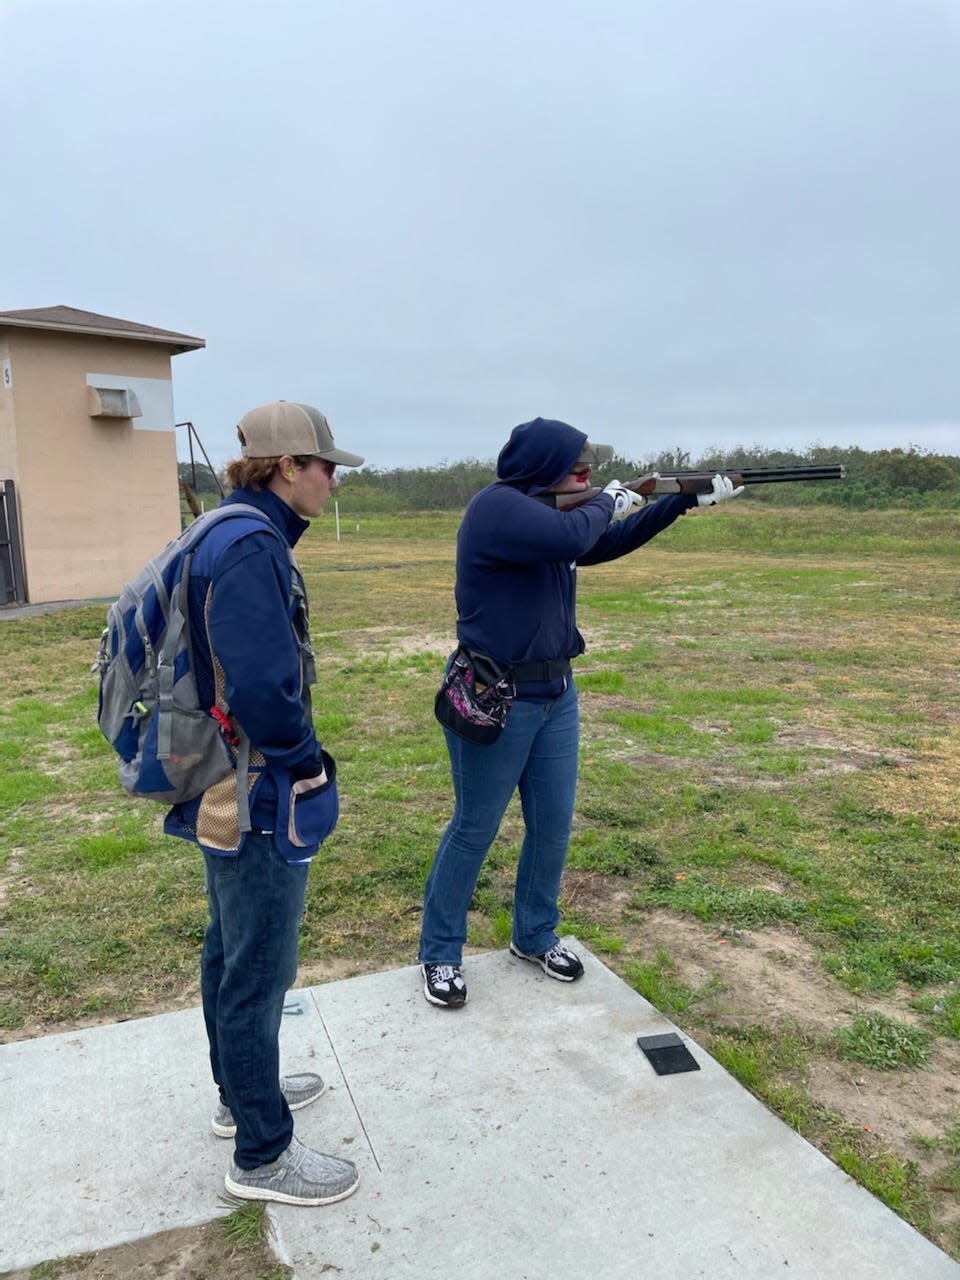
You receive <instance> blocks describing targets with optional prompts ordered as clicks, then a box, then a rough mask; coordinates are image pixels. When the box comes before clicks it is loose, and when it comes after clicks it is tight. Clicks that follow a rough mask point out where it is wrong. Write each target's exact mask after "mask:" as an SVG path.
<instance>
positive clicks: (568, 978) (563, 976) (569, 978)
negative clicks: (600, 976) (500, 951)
mask: <svg viewBox="0 0 960 1280" xmlns="http://www.w3.org/2000/svg"><path fill="white" fill-rule="evenodd" d="M510 954H511V955H512V956H514V957H515V958H516V959H517V960H526V961H527V963H528V964H538V965H539V966H540V968H541V969H542V970H543V972H544V973H545V974H546V975H547V977H548V978H555V979H556V981H557V982H576V980H577V979H578V978H581V977H583V969H580V971H579V972H578V973H557V971H556V969H548V968H547V964H546V961H544V960H541V959H540V957H539V956H525V955H524V954H523V952H522V951H517V950H516V948H515V947H513V946H511V947H510Z"/></svg>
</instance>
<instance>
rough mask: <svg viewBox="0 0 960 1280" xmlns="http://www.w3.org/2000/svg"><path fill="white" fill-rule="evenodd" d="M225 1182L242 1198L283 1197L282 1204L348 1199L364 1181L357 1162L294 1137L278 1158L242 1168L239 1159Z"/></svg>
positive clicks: (317, 1202) (269, 1198) (232, 1165)
mask: <svg viewBox="0 0 960 1280" xmlns="http://www.w3.org/2000/svg"><path fill="white" fill-rule="evenodd" d="M223 1184H224V1186H225V1187H226V1189H227V1191H228V1192H229V1193H230V1195H232V1196H236V1197H237V1198H238V1199H240V1200H279V1201H280V1202H281V1203H282V1204H333V1202H334V1201H335V1200H346V1198H347V1196H349V1195H352V1194H353V1193H354V1191H356V1189H357V1187H358V1186H359V1185H360V1175H359V1174H358V1173H357V1166H356V1165H355V1164H354V1163H353V1162H352V1161H350V1160H338V1159H337V1157H336V1156H325V1155H322V1154H321V1153H320V1152H319V1151H314V1150H312V1149H311V1148H310V1147H305V1146H304V1145H303V1143H302V1142H301V1141H300V1140H299V1138H297V1137H294V1138H292V1139H291V1141H290V1145H289V1147H287V1149H286V1151H284V1152H283V1153H282V1154H281V1155H279V1156H277V1158H276V1160H271V1161H270V1163H269V1164H261V1165H258V1166H257V1168H256V1169H241V1168H239V1167H238V1165H237V1163H236V1161H233V1163H232V1164H231V1165H230V1171H229V1172H228V1174H227V1176H226V1177H225V1178H224V1180H223Z"/></svg>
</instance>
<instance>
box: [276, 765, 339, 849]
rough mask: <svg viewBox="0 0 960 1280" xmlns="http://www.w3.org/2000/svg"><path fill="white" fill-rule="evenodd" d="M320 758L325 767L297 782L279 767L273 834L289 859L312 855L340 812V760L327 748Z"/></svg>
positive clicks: (331, 828) (278, 845)
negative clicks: (338, 774)
mask: <svg viewBox="0 0 960 1280" xmlns="http://www.w3.org/2000/svg"><path fill="white" fill-rule="evenodd" d="M320 759H321V762H322V765H323V770H322V772H321V773H319V774H318V775H317V776H316V777H313V778H298V779H297V781H296V782H293V781H291V780H290V776H289V774H281V773H280V772H279V770H278V771H277V773H276V775H275V776H276V780H277V789H278V792H279V796H278V801H277V825H276V828H275V829H274V833H273V838H274V840H275V841H276V845H277V848H278V849H279V850H280V853H281V854H282V856H283V857H284V858H286V860H287V861H288V862H304V861H305V860H306V859H307V858H312V857H313V855H314V854H315V853H316V852H317V850H318V849H319V848H320V846H321V844H323V842H324V840H326V838H327V836H328V835H329V834H330V832H331V831H332V830H333V829H334V827H335V826H336V825H337V818H338V817H339V816H340V798H339V796H338V794H337V766H336V762H335V761H334V758H333V756H331V755H330V754H329V753H328V752H326V751H323V750H321V752H320Z"/></svg>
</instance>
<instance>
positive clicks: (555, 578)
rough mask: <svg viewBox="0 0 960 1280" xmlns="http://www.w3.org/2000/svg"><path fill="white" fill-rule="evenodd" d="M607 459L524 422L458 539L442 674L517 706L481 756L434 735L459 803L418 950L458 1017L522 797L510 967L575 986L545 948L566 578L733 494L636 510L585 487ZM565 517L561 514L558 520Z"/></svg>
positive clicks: (434, 871)
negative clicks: (461, 667) (479, 885)
mask: <svg viewBox="0 0 960 1280" xmlns="http://www.w3.org/2000/svg"><path fill="white" fill-rule="evenodd" d="M612 457H613V449H612V448H610V446H609V445H600V444H590V443H589V441H588V440H587V437H586V435H585V434H584V432H582V431H578V430H577V429H576V428H575V427H571V426H569V425H568V424H567V423H565V422H556V421H553V420H550V419H545V418H536V419H535V420H534V421H533V422H526V423H523V424H522V425H521V426H518V427H515V428H514V430H513V432H512V433H511V435H510V439H509V440H508V441H507V443H506V445H504V447H503V449H502V450H501V452H500V456H499V458H498V459H497V481H496V483H494V484H491V485H488V486H487V487H486V488H484V489H482V490H481V491H480V492H479V493H478V494H477V495H476V496H475V497H474V498H473V500H472V501H471V502H470V504H469V506H468V507H467V510H466V513H465V515H464V518H463V522H462V524H461V526H460V531H459V534H458V536H457V568H456V603H457V638H458V640H459V647H458V650H457V653H456V654H455V655H454V656H453V658H452V659H451V663H452V662H453V661H454V659H456V660H457V661H458V662H460V663H464V664H466V665H467V667H468V668H469V670H470V673H471V679H472V680H477V679H479V682H480V683H489V681H490V679H491V677H490V676H489V675H487V676H486V680H485V679H484V673H489V672H491V671H493V672H503V673H505V674H504V679H505V680H508V682H509V685H510V687H511V692H512V702H510V704H509V710H508V712H507V714H506V719H505V723H504V725H503V728H502V730H501V731H500V733H499V736H497V737H496V739H495V740H494V741H492V742H488V743H487V744H485V745H479V743H478V742H476V741H468V740H466V739H465V738H464V737H462V736H460V734H459V733H457V732H455V731H454V730H453V729H451V728H447V727H445V728H444V734H445V737H446V743H447V750H448V752H449V756H450V771H451V774H452V777H453V788H454V798H455V803H454V811H453V816H452V818H451V819H450V823H449V825H448V826H447V829H446V831H445V832H444V834H443V836H442V838H441V840H440V844H439V846H438V848H437V852H436V855H435V856H434V860H433V866H432V868H431V871H430V874H429V877H428V879H427V884H426V890H425V894H424V908H423V924H422V932H421V937H420V951H419V959H420V964H421V969H422V974H423V984H424V986H423V990H424V995H425V996H426V998H427V1000H428V1001H429V1002H430V1003H431V1004H433V1005H437V1006H438V1007H440V1008H446V1009H456V1008H460V1007H462V1006H463V1005H464V1004H466V1001H467V987H466V983H465V981H464V977H463V970H462V959H463V946H464V943H465V941H466V937H467V910H468V908H469V905H470V899H471V897H472V896H473V891H474V887H475V886H476V882H477V877H478V876H479V874H480V868H481V866H482V865H483V861H484V859H485V858H486V855H487V852H488V850H489V848H490V846H491V844H492V843H493V840H494V837H495V836H496V834H497V831H498V829H499V827H500V822H501V819H502V818H503V814H504V811H505V810H506V807H507V804H508V803H509V801H510V798H511V796H512V795H513V793H514V791H516V790H518V789H519V792H520V802H521V806H522V810H523V820H524V828H525V832H524V839H523V846H522V848H521V852H520V863H519V866H518V868H517V878H516V885H515V890H514V911H513V936H512V941H511V944H510V951H511V954H512V955H514V956H515V957H517V958H518V959H522V960H527V961H530V962H532V963H534V964H537V965H539V966H540V968H541V969H542V970H543V971H544V973H545V974H547V975H548V977H551V978H556V979H558V980H559V981H561V982H573V981H574V980H575V979H577V978H579V977H580V975H581V974H582V973H583V965H582V964H581V962H580V959H579V957H578V956H577V955H576V954H575V953H574V952H572V951H571V950H570V949H569V948H567V947H565V946H563V945H562V944H561V943H560V940H559V938H558V937H557V933H556V929H557V925H558V923H559V919H560V913H559V909H558V906H557V897H558V894H559V890H560V877H561V874H562V872H563V867H564V863H565V861H566V857H567V846H568V843H569V839H570V830H571V826H572V822H573V807H574V795H575V791H576V783H577V763H578V748H579V715H578V711H577V688H576V684H575V683H574V679H573V674H572V671H571V667H570V661H571V659H572V658H576V657H577V656H578V655H579V654H581V653H583V652H584V649H585V648H586V646H585V644H584V640H583V637H582V636H581V634H580V632H579V631H578V630H577V624H576V580H577V570H578V568H580V567H581V566H588V565H593V564H602V563H604V562H605V561H607V560H615V559H617V558H618V557H620V556H624V555H628V554H629V553H630V552H631V551H635V550H636V549H637V548H638V547H641V546H643V544H644V543H646V542H649V541H650V539H651V538H653V537H655V536H656V535H657V534H658V533H660V532H662V530H664V529H666V528H667V526H668V525H671V524H673V522H674V521H675V520H676V519H677V518H678V517H679V516H682V515H684V514H685V513H686V512H687V511H688V510H689V509H690V508H691V507H695V506H698V505H699V506H713V505H714V504H715V503H717V502H722V501H724V500H725V499H727V498H733V497H736V496H737V494H739V493H742V492H743V489H742V486H737V485H735V484H734V482H733V481H732V480H731V479H730V478H729V477H724V476H720V475H716V476H713V477H711V478H710V479H709V483H708V484H707V485H706V487H705V489H704V491H703V492H699V493H696V492H683V491H682V490H681V489H680V488H679V487H678V486H677V487H675V488H674V490H673V491H672V493H671V494H670V495H668V496H665V497H663V498H661V499H660V500H659V501H657V502H655V503H652V504H650V505H645V499H644V496H642V494H641V493H640V492H636V491H635V487H633V486H630V487H628V486H626V485H623V484H621V483H620V482H619V481H617V480H614V481H611V483H610V484H608V485H607V486H606V488H604V489H597V488H593V487H591V485H590V478H591V470H592V468H593V467H595V466H600V465H602V464H603V463H605V462H609V461H610V460H611V459H612ZM537 499H542V500H541V501H538V500H537ZM566 503H569V504H570V507H571V508H572V509H570V510H558V509H557V508H558V507H561V505H562V504H566ZM477 673H479V676H478V674H477ZM495 678H496V677H495Z"/></svg>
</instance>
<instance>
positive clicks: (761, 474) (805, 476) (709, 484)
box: [540, 463, 846, 511]
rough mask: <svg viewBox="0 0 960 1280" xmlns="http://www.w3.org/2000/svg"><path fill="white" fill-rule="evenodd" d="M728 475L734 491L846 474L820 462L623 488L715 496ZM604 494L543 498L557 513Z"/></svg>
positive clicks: (641, 481) (673, 477)
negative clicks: (717, 482)
mask: <svg viewBox="0 0 960 1280" xmlns="http://www.w3.org/2000/svg"><path fill="white" fill-rule="evenodd" d="M718 474H719V475H721V476H727V477H728V479H730V480H732V481H733V485H734V488H739V487H740V485H747V484H795V483H797V482H798V481H808V480H842V479H843V478H844V475H845V474H846V472H845V471H844V469H843V467H842V466H841V465H840V464H839V463H822V464H821V463H818V464H815V465H813V466H800V467H744V468H743V470H742V471H726V470H720V471H719V472H717V471H661V472H660V473H659V474H651V475H648V476H637V477H636V479H635V480H626V481H624V487H625V488H627V489H632V490H633V491H634V493H640V494H643V496H644V497H645V498H659V497H660V496H661V495H662V494H669V493H686V494H696V493H712V492H713V477H714V476H715V475H718ZM599 493H603V490H602V489H596V488H594V489H584V490H582V492H580V493H544V494H541V495H540V497H541V498H542V499H543V500H544V501H547V502H549V503H550V504H551V505H552V506H554V507H556V509H557V510H558V511H572V510H573V509H574V507H581V506H583V504H584V503H585V502H589V501H590V500H591V499H592V498H595V497H596V496H597V494H599Z"/></svg>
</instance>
